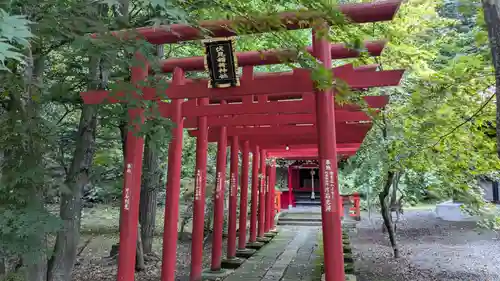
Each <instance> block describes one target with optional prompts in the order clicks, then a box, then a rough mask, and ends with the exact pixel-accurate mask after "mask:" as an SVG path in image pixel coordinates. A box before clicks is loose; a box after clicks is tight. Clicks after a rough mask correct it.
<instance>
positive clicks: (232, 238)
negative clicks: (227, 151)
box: [227, 137, 245, 259]
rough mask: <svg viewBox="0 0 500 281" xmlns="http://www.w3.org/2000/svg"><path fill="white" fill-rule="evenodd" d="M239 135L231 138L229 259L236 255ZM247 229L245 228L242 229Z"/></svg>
mask: <svg viewBox="0 0 500 281" xmlns="http://www.w3.org/2000/svg"><path fill="white" fill-rule="evenodd" d="M238 141H239V139H238V137H232V138H231V167H230V171H229V174H230V181H229V222H228V227H227V228H228V237H227V259H231V258H234V257H236V216H237V214H236V210H237V204H238V200H237V198H236V196H237V194H238V164H239V150H240V149H239V144H238ZM241 231H243V232H244V231H245V228H243V229H241Z"/></svg>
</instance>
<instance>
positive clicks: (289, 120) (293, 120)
mask: <svg viewBox="0 0 500 281" xmlns="http://www.w3.org/2000/svg"><path fill="white" fill-rule="evenodd" d="M313 109H314V108H313ZM349 121H351V122H352V121H371V118H370V116H368V115H367V114H366V113H364V112H362V111H346V110H342V111H340V110H336V111H335V122H337V123H341V122H349ZM314 123H316V114H312V113H310V114H265V115H264V114H250V115H248V114H247V115H236V116H234V117H216V116H209V117H208V118H207V124H208V126H209V127H221V126H228V127H233V126H258V125H274V126H276V125H292V124H314ZM197 127H198V119H197V118H189V119H186V120H184V128H187V129H190V128H197Z"/></svg>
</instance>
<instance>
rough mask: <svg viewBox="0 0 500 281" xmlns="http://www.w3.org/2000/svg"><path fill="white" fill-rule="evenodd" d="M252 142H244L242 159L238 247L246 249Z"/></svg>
mask: <svg viewBox="0 0 500 281" xmlns="http://www.w3.org/2000/svg"><path fill="white" fill-rule="evenodd" d="M249 154H250V143H249V142H248V141H245V142H243V156H242V159H241V162H242V165H241V183H240V185H241V193H240V221H239V229H240V232H239V237H238V249H242V250H243V249H245V248H246V242H247V212H248V211H247V209H248V206H247V205H248V169H249V166H250V165H249V163H248V162H249V160H250V159H249Z"/></svg>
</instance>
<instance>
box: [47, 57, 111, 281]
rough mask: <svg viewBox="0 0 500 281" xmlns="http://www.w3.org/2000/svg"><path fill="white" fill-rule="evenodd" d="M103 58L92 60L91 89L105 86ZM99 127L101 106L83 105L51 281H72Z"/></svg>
mask: <svg viewBox="0 0 500 281" xmlns="http://www.w3.org/2000/svg"><path fill="white" fill-rule="evenodd" d="M99 61H100V59H99V58H97V57H93V58H91V60H90V67H89V68H90V76H91V81H92V82H91V84H90V85H89V89H91V90H95V89H102V88H104V87H103V86H104V84H105V83H106V82H105V81H100V78H99V77H105V75H102V73H103V71H104V70H103V69H102V68H101V67H100V63H99ZM96 130H97V107H96V106H95V105H83V108H82V112H81V115H80V124H79V126H78V135H77V138H76V146H75V151H74V153H73V160H72V162H71V166H70V168H69V173H68V176H67V178H66V186H67V190H66V192H62V194H61V202H60V211H59V216H60V218H61V220H62V222H63V228H62V229H61V230H59V231H58V233H57V238H56V244H55V247H54V252H53V254H52V258H51V259H50V261H49V270H48V274H47V276H48V280H49V281H69V280H71V272H72V270H73V266H74V262H75V259H76V254H77V251H78V243H79V241H80V225H81V214H82V194H83V189H84V188H85V186H86V185H88V184H89V178H90V170H91V168H92V161H93V158H94V152H95V137H96Z"/></svg>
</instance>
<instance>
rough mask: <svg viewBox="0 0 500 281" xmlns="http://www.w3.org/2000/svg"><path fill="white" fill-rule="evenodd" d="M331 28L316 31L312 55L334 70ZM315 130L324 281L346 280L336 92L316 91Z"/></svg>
mask: <svg viewBox="0 0 500 281" xmlns="http://www.w3.org/2000/svg"><path fill="white" fill-rule="evenodd" d="M328 33H329V27H328V26H327V25H326V24H322V25H321V26H316V27H314V28H313V40H312V41H313V54H314V56H315V57H316V58H318V59H319V60H320V61H321V63H322V65H323V67H325V68H326V69H328V70H329V69H331V68H332V55H331V53H330V52H329V50H330V42H329V41H328ZM315 97H316V124H317V125H316V128H317V130H318V160H319V171H320V179H321V180H320V190H321V194H323V196H321V219H322V227H323V254H324V268H325V281H345V273H344V256H343V247H342V225H341V219H340V212H339V204H341V202H339V190H338V183H337V142H336V135H335V112H334V111H335V107H334V106H335V102H334V96H333V90H332V88H331V87H329V88H327V89H317V90H316V95H315Z"/></svg>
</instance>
